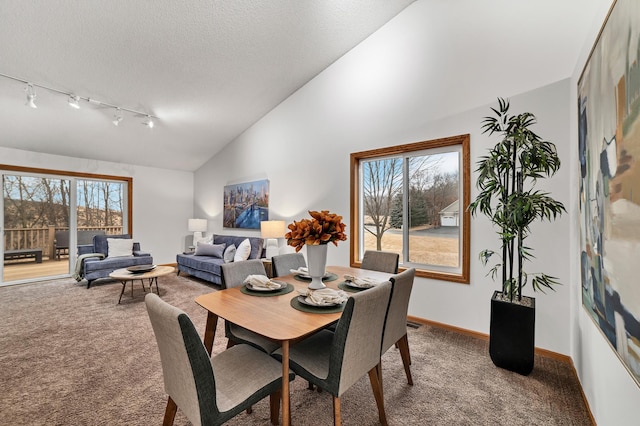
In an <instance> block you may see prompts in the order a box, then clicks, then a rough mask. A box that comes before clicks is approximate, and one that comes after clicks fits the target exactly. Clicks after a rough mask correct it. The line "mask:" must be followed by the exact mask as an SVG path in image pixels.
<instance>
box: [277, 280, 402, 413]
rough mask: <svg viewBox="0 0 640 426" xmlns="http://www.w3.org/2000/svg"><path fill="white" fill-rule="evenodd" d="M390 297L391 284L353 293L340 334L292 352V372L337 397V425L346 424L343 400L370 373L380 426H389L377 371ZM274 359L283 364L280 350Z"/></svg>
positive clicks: (324, 333) (322, 335)
mask: <svg viewBox="0 0 640 426" xmlns="http://www.w3.org/2000/svg"><path fill="white" fill-rule="evenodd" d="M390 294H391V282H389V281H385V282H383V283H381V284H379V285H377V286H375V287H373V288H371V289H368V290H366V291H361V292H359V293H354V294H352V295H351V296H350V297H349V299H348V300H347V302H346V305H345V308H344V311H343V312H342V316H341V317H340V320H338V325H337V327H336V331H335V332H331V331H329V330H321V331H319V332H318V333H315V334H313V335H312V336H310V337H308V338H306V339H304V340H302V341H300V342H298V343H296V344H294V345H293V346H291V348H290V349H289V366H290V368H291V369H292V370H293V371H294V372H295V373H296V374H298V375H300V376H301V377H302V378H304V379H306V380H308V381H309V382H311V383H313V384H314V385H316V386H318V387H319V388H321V389H324V390H325V391H327V392H329V393H331V395H333V423H334V425H339V424H341V418H340V416H341V413H340V397H341V396H342V394H344V392H346V391H347V390H348V389H349V388H350V387H351V386H352V385H353V384H354V383H355V382H357V381H358V380H359V379H360V378H361V377H362V376H364V375H365V374H366V373H368V374H369V380H370V382H371V388H372V390H373V395H374V397H375V400H376V404H377V406H378V416H379V418H380V423H382V424H383V425H386V424H387V418H386V414H385V411H384V397H383V394H382V384H381V382H380V379H379V377H378V368H377V366H378V364H379V363H380V345H381V343H382V329H383V326H384V320H385V314H386V312H387V306H388V304H389V297H390ZM272 356H274V357H276V358H280V359H282V355H281V350H278V351H276V352H274V353H273V355H272ZM316 420H317V419H316Z"/></svg>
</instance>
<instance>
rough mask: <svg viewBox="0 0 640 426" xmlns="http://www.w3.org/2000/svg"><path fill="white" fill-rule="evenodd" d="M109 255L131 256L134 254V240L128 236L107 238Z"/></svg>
mask: <svg viewBox="0 0 640 426" xmlns="http://www.w3.org/2000/svg"><path fill="white" fill-rule="evenodd" d="M107 245H108V247H109V257H123V256H131V255H132V254H133V240H131V239H126V238H107Z"/></svg>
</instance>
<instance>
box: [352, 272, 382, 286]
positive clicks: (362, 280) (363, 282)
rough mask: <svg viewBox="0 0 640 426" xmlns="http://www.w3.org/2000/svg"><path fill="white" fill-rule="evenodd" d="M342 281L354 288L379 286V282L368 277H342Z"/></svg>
mask: <svg viewBox="0 0 640 426" xmlns="http://www.w3.org/2000/svg"><path fill="white" fill-rule="evenodd" d="M344 279H345V280H347V281H349V282H351V284H353V285H354V286H356V287H361V288H370V287H375V286H377V285H378V284H380V282H379V281H377V280H374V279H373V278H369V277H354V276H353V275H344Z"/></svg>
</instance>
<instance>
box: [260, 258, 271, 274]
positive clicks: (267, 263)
mask: <svg viewBox="0 0 640 426" xmlns="http://www.w3.org/2000/svg"><path fill="white" fill-rule="evenodd" d="M260 260H262V264H263V265H264V270H265V272H266V273H267V277H269V278H273V262H271V259H267V258H266V257H263V258H262V259H260Z"/></svg>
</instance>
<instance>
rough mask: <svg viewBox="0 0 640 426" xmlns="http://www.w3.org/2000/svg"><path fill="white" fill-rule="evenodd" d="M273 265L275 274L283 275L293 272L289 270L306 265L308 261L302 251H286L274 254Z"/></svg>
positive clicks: (275, 275) (277, 275)
mask: <svg viewBox="0 0 640 426" xmlns="http://www.w3.org/2000/svg"><path fill="white" fill-rule="evenodd" d="M271 265H272V267H273V276H274V277H282V276H284V275H289V274H290V273H291V272H289V271H291V270H292V269H298V268H300V267H306V266H307V262H306V261H305V260H304V256H303V255H302V253H285V254H279V255H277V256H273V257H272V258H271Z"/></svg>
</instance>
